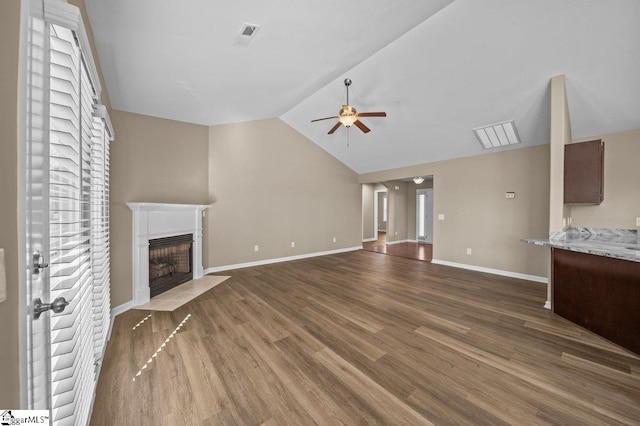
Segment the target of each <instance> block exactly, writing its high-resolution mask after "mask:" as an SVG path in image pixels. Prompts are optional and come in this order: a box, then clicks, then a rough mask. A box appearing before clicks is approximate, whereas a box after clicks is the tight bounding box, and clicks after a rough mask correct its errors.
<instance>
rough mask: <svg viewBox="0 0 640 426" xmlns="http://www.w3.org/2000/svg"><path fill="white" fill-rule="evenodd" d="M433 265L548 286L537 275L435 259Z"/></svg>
mask: <svg viewBox="0 0 640 426" xmlns="http://www.w3.org/2000/svg"><path fill="white" fill-rule="evenodd" d="M431 263H433V264H436V265H444V266H452V267H454V268H461V269H468V270H470V271H478V272H486V273H488V274H493V275H501V276H503V277H511V278H519V279H521V280H529V281H535V282H537V283H542V284H547V282H548V280H547V278H545V277H539V276H537V275H528V274H521V273H520V272H511V271H503V270H501V269H493V268H485V267H484V266H476V265H467V264H465V263H456V262H449V261H447V260H438V259H433V260H431Z"/></svg>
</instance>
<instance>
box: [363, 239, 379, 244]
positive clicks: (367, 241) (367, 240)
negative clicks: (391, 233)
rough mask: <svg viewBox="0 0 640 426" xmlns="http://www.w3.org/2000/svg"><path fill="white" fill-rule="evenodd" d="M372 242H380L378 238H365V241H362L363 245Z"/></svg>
mask: <svg viewBox="0 0 640 426" xmlns="http://www.w3.org/2000/svg"><path fill="white" fill-rule="evenodd" d="M372 241H378V239H377V238H365V239H364V240H362V242H363V243H370V242H372Z"/></svg>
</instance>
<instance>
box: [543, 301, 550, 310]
mask: <svg viewBox="0 0 640 426" xmlns="http://www.w3.org/2000/svg"><path fill="white" fill-rule="evenodd" d="M544 308H545V309H551V300H547V301H546V302H544Z"/></svg>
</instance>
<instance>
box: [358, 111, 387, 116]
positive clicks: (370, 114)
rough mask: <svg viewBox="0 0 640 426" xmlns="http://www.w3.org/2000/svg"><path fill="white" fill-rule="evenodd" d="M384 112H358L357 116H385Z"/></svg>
mask: <svg viewBox="0 0 640 426" xmlns="http://www.w3.org/2000/svg"><path fill="white" fill-rule="evenodd" d="M386 116H387V113H386V112H359V113H358V117H386Z"/></svg>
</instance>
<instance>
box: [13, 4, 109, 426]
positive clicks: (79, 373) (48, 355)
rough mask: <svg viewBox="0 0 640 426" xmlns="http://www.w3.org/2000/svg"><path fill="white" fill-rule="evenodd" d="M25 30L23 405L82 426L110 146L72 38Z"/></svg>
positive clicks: (93, 358) (89, 389)
mask: <svg viewBox="0 0 640 426" xmlns="http://www.w3.org/2000/svg"><path fill="white" fill-rule="evenodd" d="M55 4H64V5H66V3H63V2H57V1H55V2H54V1H53V0H52V2H51V5H55ZM27 32H28V39H29V42H28V55H27V60H26V63H27V78H26V86H27V87H26V95H27V96H26V98H27V100H26V115H25V123H26V129H25V137H24V138H25V147H26V148H25V154H24V157H23V166H24V167H23V170H24V171H25V172H24V182H25V186H24V191H25V198H26V200H27V202H26V205H25V231H26V232H25V236H24V239H25V248H26V253H25V254H24V255H25V256H26V261H25V263H26V265H27V267H28V268H27V271H26V277H25V282H26V284H27V286H26V287H27V288H26V301H25V302H24V303H25V305H26V313H25V317H26V325H27V326H26V327H25V328H26V335H27V336H26V339H25V340H26V348H25V352H26V360H25V365H26V368H25V370H26V376H27V384H26V386H25V387H26V391H25V394H26V395H25V397H26V398H25V399H26V403H27V408H29V409H48V410H49V411H50V419H51V420H53V422H54V423H56V424H87V423H88V419H89V414H90V410H91V404H92V401H93V393H94V390H95V383H96V379H97V376H96V371H97V368H98V367H99V362H100V358H101V356H102V352H103V350H104V346H105V337H106V330H107V329H108V326H109V315H108V308H109V301H108V298H109V291H108V289H109V279H108V268H109V252H108V246H109V243H108V208H107V207H108V158H109V153H108V142H106V140H105V136H106V133H105V131H104V129H105V123H104V121H103V120H101V119H100V118H99V117H96V108H95V107H94V95H95V91H94V86H93V85H92V84H91V79H90V77H89V74H90V73H89V71H88V69H87V61H86V60H83V57H82V51H81V48H80V44H79V42H78V39H79V37H77V35H76V34H74V32H73V31H72V30H71V29H69V28H66V27H63V26H60V25H57V24H54V23H51V22H45V21H43V20H41V19H40V18H36V17H30V18H29V25H28V29H27ZM111 134H113V133H112V132H111ZM96 283H97V284H96Z"/></svg>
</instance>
